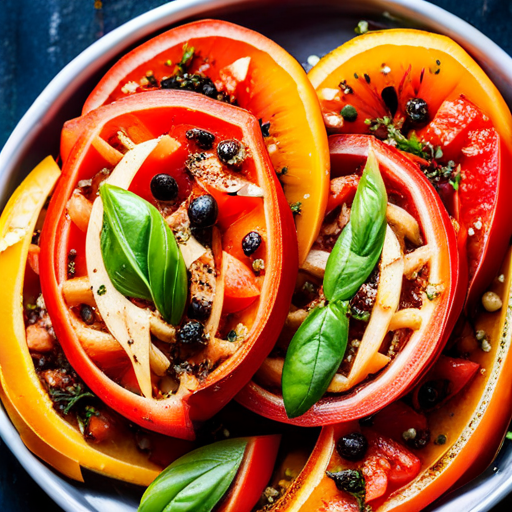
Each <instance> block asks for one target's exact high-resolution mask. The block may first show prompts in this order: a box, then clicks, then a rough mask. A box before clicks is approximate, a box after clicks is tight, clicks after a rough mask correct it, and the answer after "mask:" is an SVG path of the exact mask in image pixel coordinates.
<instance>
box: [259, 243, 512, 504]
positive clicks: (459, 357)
mask: <svg viewBox="0 0 512 512" xmlns="http://www.w3.org/2000/svg"><path fill="white" fill-rule="evenodd" d="M511 261H512V259H511V253H510V250H509V253H508V255H507V257H506V258H505V262H504V264H503V266H502V268H501V269H500V270H498V271H497V275H496V277H497V279H495V280H494V282H493V285H492V291H493V293H496V294H497V295H498V296H499V297H501V298H503V299H504V300H506V298H508V297H510V272H511ZM509 317H510V312H509V311H508V310H507V309H506V308H504V309H501V310H499V311H496V312H494V313H489V312H482V313H480V314H479V315H478V317H477V318H475V319H474V323H475V326H476V329H477V331H476V332H477V334H476V336H475V333H474V330H473V328H472V326H469V325H465V326H464V327H462V328H461V329H459V330H458V331H459V332H458V333H457V334H456V335H453V336H452V338H451V339H450V340H449V342H448V343H447V345H446V347H445V348H444V350H443V354H442V355H441V356H440V357H439V358H438V359H437V361H436V362H435V363H434V365H433V366H432V368H431V369H430V370H429V371H428V372H427V374H426V375H425V376H424V377H423V379H422V380H421V382H419V383H418V384H417V386H416V387H415V388H414V389H413V390H411V391H410V392H409V393H408V394H407V395H406V396H404V397H403V398H402V399H400V400H398V401H395V402H393V403H391V404H389V405H388V406H386V407H384V408H383V409H381V410H379V411H378V412H377V413H376V414H374V415H372V416H370V417H366V418H362V419H361V420H359V422H346V423H342V424H339V425H333V426H328V427H324V428H323V430H322V433H321V435H320V437H319V438H318V441H317V444H316V446H315V448H314V450H313V451H312V453H311V456H310V457H309V460H308V462H307V464H306V465H305V466H304V468H303V469H302V470H301V471H300V473H299V474H297V475H295V478H294V479H293V481H292V482H290V483H289V484H288V485H287V487H286V489H284V490H282V492H281V493H280V494H279V495H278V499H277V500H276V501H275V502H274V503H273V505H268V506H267V508H265V509H263V508H261V509H260V510H265V511H268V510H270V511H272V512H292V511H293V512H296V511H299V510H300V511H307V512H309V511H321V512H339V511H340V510H342V511H346V512H360V511H364V510H366V508H365V507H366V506H367V505H369V506H370V507H371V509H372V510H374V511H375V512H379V511H391V510H392V511H396V512H398V511H403V512H408V511H411V510H423V509H425V508H426V507H427V506H428V505H429V504H431V503H432V502H434V501H435V500H436V499H437V498H439V497H440V496H441V495H442V494H443V493H446V492H447V491H449V490H453V489H455V488H457V487H460V486H461V485H463V484H465V483H467V482H469V481H470V480H471V479H472V478H475V477H476V476H477V475H478V474H479V473H481V472H482V471H483V470H484V469H485V468H486V467H487V465H489V464H490V463H491V461H492V460H493V459H494V457H495V456H496V453H497V450H498V449H499V447H500V446H501V443H502V440H503V437H504V435H505V433H506V431H507V427H508V425H509V423H510V416H511V411H510V408H508V407H504V406H503V404H505V403H509V401H510V399H511V396H510V395H511V392H512V391H511V390H512V386H511V380H512V374H511V372H510V371H509V370H510V365H511V364H512V363H511V362H512V356H511V350H510V345H511V336H510V334H511V333H510V327H509V325H510V324H509Z"/></svg>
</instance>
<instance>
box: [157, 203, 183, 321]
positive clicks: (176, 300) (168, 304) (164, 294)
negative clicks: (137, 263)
mask: <svg viewBox="0 0 512 512" xmlns="http://www.w3.org/2000/svg"><path fill="white" fill-rule="evenodd" d="M150 213H151V233H150V236H149V246H148V262H149V265H148V271H149V285H150V288H151V294H152V297H153V302H154V303H155V306H156V308H157V309H158V311H160V313H161V314H162V317H163V318H164V320H165V321H166V322H169V323H170V324H173V325H177V324H178V323H179V321H180V320H181V317H182V315H183V311H184V309H185V303H186V301H187V267H186V265H185V260H184V259H183V256H182V254H181V251H180V249H179V247H178V244H177V243H176V240H175V239H174V235H173V234H172V231H171V230H170V229H169V226H168V225H167V223H166V222H165V220H164V219H163V217H162V216H161V215H160V213H159V212H158V210H157V209H156V208H152V209H151V210H150Z"/></svg>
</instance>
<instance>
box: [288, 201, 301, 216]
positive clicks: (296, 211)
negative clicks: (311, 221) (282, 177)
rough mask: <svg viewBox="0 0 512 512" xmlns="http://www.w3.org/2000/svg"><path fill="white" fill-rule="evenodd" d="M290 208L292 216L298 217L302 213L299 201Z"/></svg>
mask: <svg viewBox="0 0 512 512" xmlns="http://www.w3.org/2000/svg"><path fill="white" fill-rule="evenodd" d="M290 208H291V210H292V213H293V215H300V214H301V213H302V203H301V202H300V201H297V202H296V203H292V204H290Z"/></svg>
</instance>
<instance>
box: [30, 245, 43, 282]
mask: <svg viewBox="0 0 512 512" xmlns="http://www.w3.org/2000/svg"><path fill="white" fill-rule="evenodd" d="M40 252H41V249H40V248H39V246H38V245H34V244H30V247H29V248H28V264H29V265H30V268H31V269H32V270H33V272H34V273H36V274H37V275H39V253H40Z"/></svg>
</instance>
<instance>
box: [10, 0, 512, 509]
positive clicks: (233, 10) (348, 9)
mask: <svg viewBox="0 0 512 512" xmlns="http://www.w3.org/2000/svg"><path fill="white" fill-rule="evenodd" d="M384 12H386V13H388V15H387V16H386V17H385V18H384V19H386V20H388V22H390V23H392V24H394V25H395V26H415V27H420V28H425V29H428V30H431V31H435V32H440V33H443V34H446V35H448V36H450V37H451V38H453V39H455V40H456V41H457V42H459V43H460V44H461V45H462V46H463V47H464V48H465V49H466V50H467V51H468V52H469V53H470V54H471V55H472V56H473V57H474V58H475V59H476V60H477V61H478V62H479V63H480V65H481V66H482V67H483V68H484V69H485V71H486V72H487V73H488V74H489V76H490V77H491V79H492V80H493V81H494V83H495V84H496V85H497V86H498V88H499V89H500V91H501V93H502V94H503V96H504V97H505V99H506V100H507V102H508V103H509V105H512V59H511V58H510V56H509V55H508V54H507V53H505V52H504V51H503V50H502V49H501V48H499V47H498V46H497V45H496V44H494V43H493V42H492V41H491V40H490V39H488V38H487V37H486V36H484V35H483V34H482V33H481V32H479V31H478V30H476V29H475V28H474V27H472V26H471V25H469V24H467V23H466V22H464V21H462V20H461V19H459V18H457V17H456V16H454V15H452V14H450V13H448V12H446V11H445V10H443V9H441V8H439V7H436V6H434V5H432V4H429V3H427V2H423V1H421V0H261V1H255V0H210V1H208V0H175V1H173V2H171V3H168V4H165V5H163V6H161V7H159V8H157V9H154V10H152V11H149V12H147V13H146V14H144V15H142V16H139V17H138V18H135V19H133V20H132V21H130V22H128V23H126V24H124V25H122V26H121V27H119V28H118V29H116V30H114V31H112V32H110V33H109V34H107V35H106V36H104V37H102V38H101V39H100V40H99V41H97V42H96V43H94V44H93V45H91V46H90V47H89V48H88V49H87V50H85V51H84V52H83V53H81V54H80V55H79V56H78V57H77V58H76V59H74V60H73V61H72V62H71V63H70V64H68V65H67V66H66V67H65V68H64V69H63V70H62V71H61V72H60V73H59V74H58V75H57V76H56V77H55V78H54V79H53V80H52V82H51V83H50V84H49V85H48V87H46V89H45V90H44V91H43V92H42V93H41V95H40V96H39V97H38V98H37V100H36V101H35V102H34V104H33V105H32V106H31V107H30V109H29V110H28V112H27V113H26V114H25V116H23V118H22V120H21V121H20V122H19V123H18V125H17V127H16V128H15V130H14V131H13V133H12V135H11V136H10V138H9V140H8V141H7V143H6V144H5V146H4V148H3V150H2V152H1V153H0V207H1V206H3V205H4V204H5V202H6V201H7V198H8V197H9V196H10V194H11V193H12V191H13V190H14V188H15V187H16V186H17V185H18V184H19V183H20V182H21V180H22V179H23V177H24V176H25V175H26V174H27V173H28V172H29V171H30V170H31V169H32V168H33V167H34V165H35V164H36V163H38V162H39V161H40V160H41V159H42V158H43V157H45V156H46V155H47V154H48V152H49V151H51V152H52V153H53V154H54V155H57V154H58V142H59V136H60V129H61V127H62V124H63V122H64V121H65V120H67V119H70V118H72V117H76V116H77V115H79V114H80V109H81V106H82V104H83V102H84V100H85V98H86V97H87V94H88V92H89V91H90V90H91V89H92V88H93V87H94V85H95V83H96V82H97V81H98V79H99V78H100V77H101V75H102V73H103V72H104V71H106V69H108V67H109V66H110V65H111V64H112V63H113V62H114V61H115V60H116V58H117V57H119V56H120V55H122V54H123V53H124V52H125V51H126V50H127V49H129V48H131V47H133V46H134V45H135V44H136V43H138V42H141V41H143V40H144V39H147V38H149V37H150V36H152V35H154V34H156V33H158V32H159V31H162V30H164V29H166V28H168V27H170V26H172V25H175V24H178V23H180V22H183V21H185V20H188V19H190V18H204V17H219V18H222V19H228V20H232V21H235V22H238V23H240V24H242V25H245V26H248V27H250V28H254V29H256V30H258V31H260V32H262V33H264V34H265V35H268V36H269V37H271V38H272V39H274V40H276V41H277V42H278V43H280V44H281V45H282V46H284V47H285V48H286V49H287V50H288V51H290V53H292V54H293V55H294V56H295V57H296V58H297V59H298V60H299V61H300V62H306V60H307V57H308V56H309V55H311V54H315V55H323V54H325V53H327V52H328V51H330V50H331V49H333V48H335V47H337V46H339V45H340V44H341V43H343V42H344V41H345V40H347V39H349V38H351V37H353V28H354V26H355V25H356V23H357V21H359V20H360V19H364V18H367V17H371V18H376V17H379V16H381V15H382V13H384ZM505 406H507V405H505ZM0 435H1V436H2V438H3V440H4V441H5V443H6V444H7V445H8V446H9V448H10V449H11V450H12V451H13V453H14V454H15V456H16V457H17V458H18V460H19V461H20V462H21V464H22V465H23V467H24V468H25V469H26V470H27V471H28V472H29V474H30V475H31V476H32V477H33V478H34V480H36V482H37V483H38V484H39V485H40V486H41V487H42V488H43V489H44V490H45V491H46V492H47V493H48V494H49V495H50V496H51V497H52V498H53V499H54V500H55V501H56V502H57V503H58V504H59V505H60V506H61V507H62V508H63V509H64V510H66V511H69V512H133V511H135V510H136V509H137V505H138V501H139V498H140V495H141V492H142V490H141V489H140V488H137V487H135V486H130V485H127V484H124V483H120V482H117V481H115V480H110V479H108V478H106V477H102V476H99V475H95V474H93V473H90V472H86V471H85V472H84V473H85V479H86V483H85V484H78V483H75V482H72V481H69V480H66V479H64V478H63V477H61V476H60V475H58V474H56V473H55V472H53V471H52V470H51V469H50V468H49V467H47V466H46V465H45V464H44V463H42V462H41V461H39V459H37V458H36V457H34V456H33V455H32V454H31V453H30V452H29V451H28V450H27V448H25V446H24V445H23V443H22V441H21V439H20V437H19V435H18V433H17V431H16V430H15V428H14V427H13V425H12V424H11V422H10V421H9V419H8V417H7V415H6V414H5V411H4V410H3V409H2V408H0ZM511 490H512V445H511V444H510V443H509V442H508V441H507V442H506V444H505V445H504V447H503V448H502V450H501V452H500V454H499V456H498V458H497V459H496V461H495V463H494V464H493V465H492V467H491V468H489V469H488V470H487V471H486V472H485V473H484V474H483V475H482V476H481V477H480V478H478V479H477V480H475V481H474V482H471V483H470V484H469V485H466V486H465V487H464V488H462V489H460V490H458V491H457V492H456V493H452V494H450V495H447V496H444V497H443V498H442V499H440V500H438V501H437V502H436V503H435V504H434V505H433V506H432V507H430V508H429V510H435V511H436V512H441V511H442V512H448V511H450V512H451V511H453V510H463V511H465V512H470V511H471V512H477V511H478V512H480V511H486V510H490V509H491V507H492V506H493V505H495V504H496V503H498V502H499V501H500V500H501V499H502V498H503V497H504V496H505V495H506V494H508V493H509V492H510V491H511Z"/></svg>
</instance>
